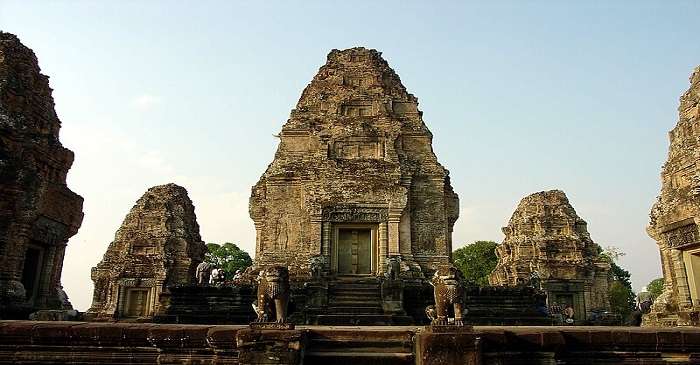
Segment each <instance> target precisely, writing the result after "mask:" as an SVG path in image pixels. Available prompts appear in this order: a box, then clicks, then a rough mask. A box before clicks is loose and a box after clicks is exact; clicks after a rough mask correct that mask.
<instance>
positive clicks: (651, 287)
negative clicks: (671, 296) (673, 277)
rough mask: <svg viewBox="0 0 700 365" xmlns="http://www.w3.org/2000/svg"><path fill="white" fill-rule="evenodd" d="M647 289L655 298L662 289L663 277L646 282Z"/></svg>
mask: <svg viewBox="0 0 700 365" xmlns="http://www.w3.org/2000/svg"><path fill="white" fill-rule="evenodd" d="M647 291H648V292H649V294H651V297H652V298H654V299H656V298H658V297H659V295H661V292H662V291H664V278H658V279H654V280H652V281H650V282H649V284H647Z"/></svg>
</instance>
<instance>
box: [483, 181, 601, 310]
mask: <svg viewBox="0 0 700 365" xmlns="http://www.w3.org/2000/svg"><path fill="white" fill-rule="evenodd" d="M503 233H504V234H505V235H506V237H505V239H504V240H503V243H501V244H500V245H498V246H497V248H496V254H497V256H498V264H497V266H496V268H495V269H494V271H493V272H492V273H491V275H490V277H489V281H490V282H491V284H492V285H506V286H513V285H518V284H520V283H525V282H527V281H528V280H529V278H530V275H531V273H533V272H537V273H538V274H539V276H540V278H541V280H542V289H543V290H544V291H545V292H546V293H547V296H548V298H549V303H550V304H553V303H557V304H560V305H566V304H569V305H571V306H572V307H573V308H574V311H575V313H576V314H575V318H577V319H578V320H585V319H587V318H588V317H589V316H590V314H591V311H593V310H608V309H609V307H610V304H609V301H608V296H607V295H608V294H607V293H608V271H609V270H610V264H609V263H608V262H606V261H605V260H603V259H601V258H600V256H599V252H600V248H599V246H598V244H596V243H595V242H593V240H592V239H591V235H590V234H589V233H588V228H587V224H586V222H585V221H584V220H583V219H581V217H579V216H578V214H576V210H574V207H572V206H571V204H570V203H569V199H568V198H567V197H566V194H564V192H563V191H561V190H550V191H541V192H539V193H535V194H531V195H528V196H526V197H525V198H523V199H522V200H521V201H520V204H518V207H517V209H516V210H515V212H513V215H512V217H511V218H510V221H509V222H508V226H506V227H504V228H503Z"/></svg>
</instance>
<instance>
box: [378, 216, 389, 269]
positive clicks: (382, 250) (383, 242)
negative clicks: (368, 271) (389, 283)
mask: <svg viewBox="0 0 700 365" xmlns="http://www.w3.org/2000/svg"><path fill="white" fill-rule="evenodd" d="M377 238H378V241H379V270H377V271H378V273H379V274H383V273H384V270H385V267H384V266H385V262H386V256H387V255H388V253H389V237H388V224H387V222H381V223H379V237H377Z"/></svg>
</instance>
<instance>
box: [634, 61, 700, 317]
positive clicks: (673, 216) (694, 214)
mask: <svg viewBox="0 0 700 365" xmlns="http://www.w3.org/2000/svg"><path fill="white" fill-rule="evenodd" d="M690 84H691V85H690V88H689V89H688V91H686V92H685V93H684V94H683V95H682V96H681V98H680V106H679V107H678V123H677V124H676V127H675V128H673V130H671V132H670V133H669V139H670V146H669V151H668V159H667V161H666V163H665V164H664V166H663V168H662V171H661V182H662V185H661V194H660V195H659V197H658V199H657V201H656V203H655V204H654V206H653V208H652V210H651V214H650V218H651V219H650V223H649V226H648V227H647V232H648V233H649V236H651V238H653V239H654V240H655V241H656V243H657V244H658V245H659V251H660V253H661V265H662V267H663V274H664V280H665V282H664V291H663V294H662V295H661V296H660V297H659V298H657V299H656V301H655V303H654V305H653V309H652V313H650V314H649V315H647V316H645V318H644V323H645V324H646V325H676V324H678V325H700V321H699V320H698V315H699V314H700V291H699V290H698V288H700V277H696V276H697V275H700V274H699V273H700V262H698V254H699V253H700V235H699V234H698V222H700V148H698V141H699V140H700V67H698V68H696V69H695V70H694V72H693V74H692V75H691V77H690Z"/></svg>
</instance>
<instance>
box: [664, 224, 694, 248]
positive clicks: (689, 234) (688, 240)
mask: <svg viewBox="0 0 700 365" xmlns="http://www.w3.org/2000/svg"><path fill="white" fill-rule="evenodd" d="M665 235H666V241H667V242H668V246H669V247H671V248H679V247H683V246H689V245H692V244H695V243H698V241H700V237H699V236H700V235H699V234H698V226H697V225H696V224H695V223H691V224H688V225H685V226H682V227H678V228H675V229H672V230H670V231H667V232H665Z"/></svg>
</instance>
